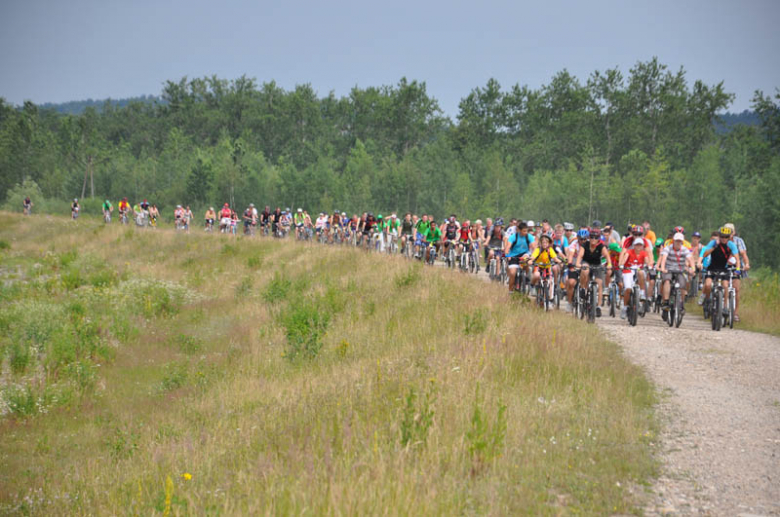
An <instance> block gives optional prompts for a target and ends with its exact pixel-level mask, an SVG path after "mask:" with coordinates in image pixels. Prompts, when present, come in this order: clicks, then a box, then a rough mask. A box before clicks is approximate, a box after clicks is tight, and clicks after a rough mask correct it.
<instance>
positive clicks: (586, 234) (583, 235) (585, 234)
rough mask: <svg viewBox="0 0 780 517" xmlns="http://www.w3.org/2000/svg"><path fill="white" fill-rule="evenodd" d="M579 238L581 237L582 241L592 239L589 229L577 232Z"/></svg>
mask: <svg viewBox="0 0 780 517" xmlns="http://www.w3.org/2000/svg"><path fill="white" fill-rule="evenodd" d="M577 237H579V238H580V239H587V238H588V237H590V232H589V231H588V230H587V229H585V228H583V229H582V230H580V231H578V232H577Z"/></svg>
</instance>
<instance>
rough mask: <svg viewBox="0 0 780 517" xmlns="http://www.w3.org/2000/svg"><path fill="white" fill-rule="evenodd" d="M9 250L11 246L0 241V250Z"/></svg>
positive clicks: (6, 242)
mask: <svg viewBox="0 0 780 517" xmlns="http://www.w3.org/2000/svg"><path fill="white" fill-rule="evenodd" d="M10 249H11V245H10V244H8V241H4V240H2V239H0V250H10Z"/></svg>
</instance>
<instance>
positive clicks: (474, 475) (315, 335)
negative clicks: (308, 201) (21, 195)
mask: <svg viewBox="0 0 780 517" xmlns="http://www.w3.org/2000/svg"><path fill="white" fill-rule="evenodd" d="M0 228H2V230H0V239H2V240H5V241H7V242H9V243H10V248H9V249H7V250H5V251H3V252H2V253H3V254H4V255H3V260H4V262H6V263H7V264H18V265H20V266H22V267H24V268H30V267H32V266H31V265H30V263H31V262H34V261H36V260H39V257H41V256H43V255H45V254H46V253H47V252H49V253H56V254H60V253H64V252H68V251H69V250H73V249H77V250H78V253H79V256H89V257H95V258H98V259H99V260H102V261H104V262H105V263H107V264H109V265H110V267H111V268H113V269H114V270H116V271H118V272H119V273H118V274H121V275H124V277H126V278H128V279H129V280H132V279H136V278H153V279H157V280H160V281H165V282H173V283H176V285H181V286H184V287H186V289H187V290H189V291H192V293H195V294H197V297H193V298H191V300H190V301H189V302H187V303H185V304H184V305H183V306H182V308H181V309H180V310H179V311H177V312H176V313H174V314H170V315H164V316H158V315H156V314H143V313H141V314H139V315H134V316H133V317H132V321H131V323H130V324H131V325H132V327H133V328H134V329H135V332H129V333H128V334H127V337H126V338H125V339H123V340H118V342H117V343H116V344H115V348H116V352H115V355H114V357H113V358H112V359H111V361H110V362H109V363H107V364H103V365H101V367H100V371H99V379H98V381H97V383H96V388H95V389H94V391H93V392H91V393H89V394H86V395H85V396H83V397H82V398H81V399H79V401H78V404H74V405H72V406H69V407H63V408H60V409H58V410H54V411H50V412H49V413H48V414H45V415H36V416H34V417H27V418H18V417H10V418H6V419H5V421H3V422H1V423H0V434H2V435H3V440H2V442H1V443H0V454H1V455H2V456H0V457H2V458H3V460H2V462H3V464H4V468H3V469H0V509H2V510H3V511H4V512H9V513H14V512H19V513H35V514H51V513H96V514H107V513H111V514H114V513H139V514H147V515H148V514H154V513H165V512H166V511H169V512H170V513H171V514H185V513H217V512H220V513H221V512H224V513H229V514H236V513H240V514H259V513H262V514H279V513H285V514H287V513H296V514H299V513H309V514H323V513H328V514H378V513H382V514H453V513H487V514H502V515H504V514H518V513H556V514H557V513H568V512H586V513H598V514H603V513H620V512H627V511H631V510H632V508H633V504H634V503H635V500H634V499H633V495H632V493H631V492H629V491H628V488H630V487H632V486H634V485H637V484H643V483H645V482H646V481H647V480H648V477H649V476H651V475H652V473H653V471H654V463H653V461H652V458H651V455H650V446H649V442H650V441H651V440H652V438H653V435H654V421H653V418H652V411H651V406H652V402H653V397H654V392H653V389H652V387H651V386H650V385H649V383H648V381H647V380H646V378H645V377H644V376H643V375H642V373H641V372H640V371H639V370H638V369H637V368H635V367H633V366H631V365H630V364H629V363H627V361H626V360H625V359H623V357H622V356H621V355H620V353H619V351H618V349H617V348H616V347H615V346H614V345H613V344H610V343H608V342H605V341H604V340H603V338H602V337H601V336H600V335H599V333H598V331H597V330H596V329H595V328H593V327H592V326H587V325H585V324H582V323H580V322H577V321H574V320H573V319H571V318H567V317H565V316H563V315H561V314H554V313H549V314H542V313H539V312H538V311H536V310H534V309H532V308H530V307H528V306H526V305H525V304H523V303H521V302H519V301H516V300H512V301H510V300H508V299H507V297H506V293H505V292H504V290H503V289H501V288H499V287H497V286H493V285H485V284H483V283H482V282H479V281H477V280H474V279H470V278H466V277H464V276H461V275H459V274H458V273H454V272H450V271H444V270H438V269H436V270H434V269H431V268H422V267H421V266H420V265H418V264H416V263H414V264H413V263H409V262H407V261H405V260H404V259H401V258H397V259H396V258H387V257H379V256H376V255H374V254H368V253H364V252H362V251H359V250H349V249H339V248H332V247H322V246H317V245H302V244H299V243H295V242H279V241H276V240H263V239H259V238H256V239H234V238H226V237H224V236H221V235H202V234H201V233H199V232H193V233H192V234H190V235H182V234H175V233H173V232H164V231H158V232H138V231H135V230H134V229H133V228H120V227H118V226H112V227H108V228H104V227H103V226H102V225H101V224H100V223H99V222H95V221H90V220H89V219H86V218H84V219H81V220H79V221H78V223H77V224H71V222H70V221H65V220H64V219H57V218H45V217H31V218H26V219H23V218H21V217H18V216H11V215H7V214H3V215H0ZM120 285H122V284H120ZM30 292H31V291H30ZM78 293H79V291H78V289H76V291H75V294H74V293H72V292H70V293H65V292H60V291H55V292H54V294H53V295H50V296H53V297H54V299H62V300H63V301H65V300H66V299H67V300H69V299H70V298H68V297H72V296H78ZM35 296H37V295H35ZM169 476H170V478H171V479H172V483H168V482H167V479H168V477H169Z"/></svg>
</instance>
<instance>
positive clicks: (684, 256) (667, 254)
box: [658, 232, 694, 321]
mask: <svg viewBox="0 0 780 517" xmlns="http://www.w3.org/2000/svg"><path fill="white" fill-rule="evenodd" d="M658 269H659V270H660V271H661V281H662V282H663V285H662V286H661V298H662V300H663V301H662V302H661V308H662V309H663V313H661V318H662V319H663V320H664V321H666V320H667V318H668V316H669V294H670V293H671V291H672V286H671V283H672V282H678V283H679V284H680V295H681V296H682V298H683V299H685V294H686V293H687V291H688V278H687V277H686V276H685V272H686V271H687V272H689V273H690V274H691V277H692V276H693V273H694V261H693V253H692V252H691V250H690V248H687V247H686V246H685V235H683V234H682V233H681V232H677V233H675V234H674V236H673V237H672V244H671V245H669V246H666V247H664V249H663V250H661V260H659V261H658ZM681 312H682V314H685V308H684V307H683V308H682V310H681Z"/></svg>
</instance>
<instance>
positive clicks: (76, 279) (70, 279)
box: [60, 268, 86, 291]
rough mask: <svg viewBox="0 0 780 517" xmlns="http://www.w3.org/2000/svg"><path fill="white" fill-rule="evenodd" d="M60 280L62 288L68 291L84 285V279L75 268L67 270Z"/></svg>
mask: <svg viewBox="0 0 780 517" xmlns="http://www.w3.org/2000/svg"><path fill="white" fill-rule="evenodd" d="M60 279H61V280H62V286H63V287H64V288H65V289H67V290H68V291H72V290H74V289H78V288H79V287H81V286H82V285H84V284H85V283H86V279H85V278H84V277H83V276H82V274H81V271H80V270H79V269H77V268H68V269H67V270H66V271H65V272H63V273H62V275H61V277H60Z"/></svg>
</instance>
